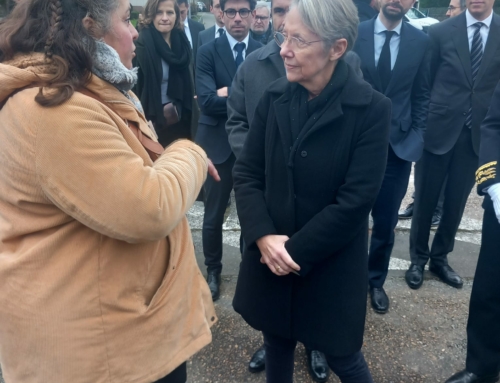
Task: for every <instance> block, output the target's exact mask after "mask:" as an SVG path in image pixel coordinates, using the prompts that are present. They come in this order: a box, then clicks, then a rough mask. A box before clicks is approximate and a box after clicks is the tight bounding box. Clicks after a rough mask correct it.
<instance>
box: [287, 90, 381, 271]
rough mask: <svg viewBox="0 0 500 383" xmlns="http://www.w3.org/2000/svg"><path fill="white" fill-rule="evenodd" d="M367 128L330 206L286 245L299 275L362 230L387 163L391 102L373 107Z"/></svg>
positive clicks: (357, 144)
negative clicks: (297, 266) (298, 269)
mask: <svg viewBox="0 0 500 383" xmlns="http://www.w3.org/2000/svg"><path fill="white" fill-rule="evenodd" d="M366 121H367V122H366V124H368V126H367V127H366V128H365V130H364V131H363V132H362V133H361V134H360V136H359V137H358V140H357V143H356V147H355V149H354V151H353V154H352V156H351V162H350V164H349V169H348V171H347V174H346V177H345V180H344V184H343V185H342V186H341V187H340V188H339V190H338V192H337V197H336V200H335V202H334V203H333V204H331V205H329V206H327V207H325V208H324V209H323V210H322V211H321V212H319V213H318V214H316V216H314V217H313V218H312V219H311V220H310V221H309V222H308V223H307V224H306V225H305V226H304V227H303V228H302V229H300V230H299V231H298V232H296V233H295V234H294V235H293V236H292V237H291V238H290V239H289V240H288V241H287V242H286V243H285V248H286V249H287V251H288V253H289V254H290V256H291V257H292V258H293V260H294V261H295V262H296V263H297V264H298V265H299V266H300V268H301V270H300V275H301V276H305V275H307V274H308V273H309V272H310V271H311V270H312V269H313V268H314V267H315V266H316V265H317V264H318V263H320V262H322V261H323V260H325V259H327V258H329V257H331V256H332V254H335V253H336V252H338V251H339V250H340V249H342V248H343V247H345V246H346V245H347V244H348V243H349V242H350V241H352V240H353V238H354V237H355V236H356V235H358V233H359V231H360V230H363V229H365V226H364V223H365V222H366V221H367V219H368V215H369V214H370V210H371V208H372V206H373V204H374V203H375V199H376V198H377V195H378V192H379V190H380V186H381V184H382V179H383V177H384V173H385V167H386V161H387V147H388V141H389V128H390V126H391V102H390V100H389V99H387V98H383V99H381V100H380V101H378V102H377V103H376V104H375V105H372V108H371V112H370V113H369V115H368V116H367V117H366Z"/></svg>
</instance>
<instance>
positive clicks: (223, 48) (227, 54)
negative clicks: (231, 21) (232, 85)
mask: <svg viewBox="0 0 500 383" xmlns="http://www.w3.org/2000/svg"><path fill="white" fill-rule="evenodd" d="M215 50H216V51H217V54H218V55H219V57H220V59H221V61H222V63H223V64H224V66H225V67H226V70H227V72H228V74H229V76H230V77H231V78H234V75H235V74H236V62H235V61H234V56H233V52H232V51H231V47H230V46H229V40H228V39H227V36H226V35H225V34H224V35H223V36H221V37H219V38H218V39H217V40H215Z"/></svg>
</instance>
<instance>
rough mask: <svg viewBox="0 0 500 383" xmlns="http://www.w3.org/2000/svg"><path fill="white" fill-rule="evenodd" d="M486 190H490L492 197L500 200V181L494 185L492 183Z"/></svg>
mask: <svg viewBox="0 0 500 383" xmlns="http://www.w3.org/2000/svg"><path fill="white" fill-rule="evenodd" d="M484 191H485V192H486V191H487V192H488V194H489V195H490V197H491V199H499V200H500V183H496V184H494V185H491V186H490V187H489V188H487V190H484Z"/></svg>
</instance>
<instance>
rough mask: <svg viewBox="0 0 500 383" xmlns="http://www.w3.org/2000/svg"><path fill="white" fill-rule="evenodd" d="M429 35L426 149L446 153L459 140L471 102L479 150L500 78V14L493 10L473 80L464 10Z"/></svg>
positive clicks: (474, 136)
mask: <svg viewBox="0 0 500 383" xmlns="http://www.w3.org/2000/svg"><path fill="white" fill-rule="evenodd" d="M429 37H430V39H431V51H432V58H431V73H432V76H433V78H432V88H431V101H430V105H429V117H428V121H427V133H426V137H425V150H427V151H429V152H431V153H434V154H444V153H447V152H448V151H449V150H450V149H451V148H452V147H453V146H454V145H455V143H456V142H457V140H458V137H459V135H460V132H461V130H462V129H463V126H464V124H465V118H466V115H467V111H468V110H469V108H470V107H471V105H472V127H471V129H472V144H473V147H474V151H475V152H476V153H479V140H480V125H481V122H482V121H483V120H484V117H485V116H486V112H487V110H488V106H489V105H490V100H491V96H492V95H493V91H494V89H495V86H496V84H497V83H498V81H499V80H500V16H498V15H497V14H493V19H492V21H491V25H490V32H489V35H488V41H487V43H486V46H485V47H484V48H485V49H484V54H483V59H482V62H481V67H480V68H479V73H478V74H477V77H476V82H475V83H474V84H473V83H472V69H471V63H470V52H469V39H468V37H467V24H466V17H465V12H462V13H461V14H460V15H458V16H456V17H453V18H451V19H448V20H445V21H443V22H441V23H439V24H436V25H433V26H432V27H430V28H429Z"/></svg>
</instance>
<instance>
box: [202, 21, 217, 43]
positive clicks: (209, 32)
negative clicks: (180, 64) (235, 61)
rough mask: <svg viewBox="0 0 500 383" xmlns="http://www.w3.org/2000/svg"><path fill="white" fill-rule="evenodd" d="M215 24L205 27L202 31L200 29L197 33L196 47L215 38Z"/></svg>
mask: <svg viewBox="0 0 500 383" xmlns="http://www.w3.org/2000/svg"><path fill="white" fill-rule="evenodd" d="M216 26H217V24H216V25H214V26H212V27H210V28H208V29H205V30H204V31H201V32H200V33H199V35H198V48H199V47H201V46H202V45H204V44H206V43H209V42H210V41H213V40H215V27H216Z"/></svg>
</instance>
